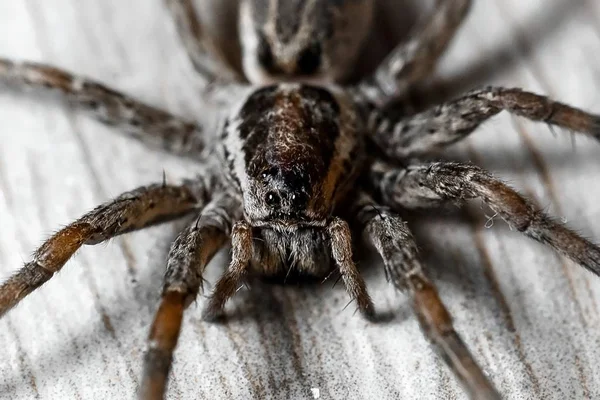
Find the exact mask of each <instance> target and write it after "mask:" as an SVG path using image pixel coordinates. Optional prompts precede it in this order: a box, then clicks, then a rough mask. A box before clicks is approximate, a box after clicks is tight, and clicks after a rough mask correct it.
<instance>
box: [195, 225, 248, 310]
mask: <svg viewBox="0 0 600 400" xmlns="http://www.w3.org/2000/svg"><path fill="white" fill-rule="evenodd" d="M252 238H253V236H252V226H250V224H248V223H247V222H246V221H243V220H240V221H237V222H236V223H235V224H234V225H233V229H232V230H231V263H230V264H229V267H228V268H227V271H226V272H225V274H223V276H222V277H221V279H219V281H218V282H217V284H216V285H215V289H214V291H213V294H212V296H211V297H210V300H209V301H208V305H207V306H206V308H205V309H204V312H203V313H202V317H203V318H204V319H205V320H207V321H215V320H217V319H218V318H219V317H221V315H222V313H223V307H225V303H226V302H227V300H229V298H231V297H232V296H233V295H234V294H235V292H236V291H237V290H238V289H239V288H240V286H241V283H242V280H243V279H244V277H245V276H246V272H247V268H248V266H249V264H250V260H251V258H252V252H253V247H254V246H253V244H252Z"/></svg>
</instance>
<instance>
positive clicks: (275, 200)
mask: <svg viewBox="0 0 600 400" xmlns="http://www.w3.org/2000/svg"><path fill="white" fill-rule="evenodd" d="M265 202H266V203H267V205H268V206H270V207H275V206H278V205H279V203H281V197H279V195H278V194H277V192H273V191H271V192H267V194H266V195H265Z"/></svg>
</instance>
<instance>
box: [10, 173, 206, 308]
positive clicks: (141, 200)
mask: <svg viewBox="0 0 600 400" xmlns="http://www.w3.org/2000/svg"><path fill="white" fill-rule="evenodd" d="M203 192H204V188H203V185H202V184H200V183H199V182H190V183H187V184H184V185H181V186H172V185H165V184H156V185H151V186H145V187H141V188H138V189H135V190H133V191H131V192H126V193H124V194H122V195H120V196H119V197H117V198H116V199H114V200H113V201H110V202H108V203H106V204H104V205H102V206H99V207H97V208H96V209H94V210H92V211H91V212H89V213H87V214H85V215H84V216H83V217H81V218H80V219H78V220H77V221H75V222H73V223H72V224H70V225H68V226H67V227H65V228H63V229H61V230H60V231H58V232H57V233H56V234H54V235H53V236H52V237H51V238H50V239H48V240H46V242H44V244H42V245H41V246H40V248H39V249H37V250H36V251H35V252H34V253H33V259H32V260H31V261H30V262H28V263H26V264H25V266H24V267H23V268H21V269H20V270H19V271H17V272H16V273H15V274H14V275H13V276H11V277H10V278H8V280H7V281H6V282H4V283H3V284H2V286H0V317H1V316H3V315H4V314H5V313H6V312H7V311H9V310H10V309H11V308H13V307H14V306H15V305H17V303H19V301H21V300H22V299H23V298H24V297H25V296H27V295H28V294H29V293H31V292H33V291H34V290H35V289H37V288H38V287H40V286H41V285H42V284H44V283H45V282H47V281H48V280H49V279H50V278H52V276H53V275H54V274H55V273H56V272H58V271H60V269H61V268H62V266H63V265H64V264H65V263H66V262H67V260H68V259H69V258H70V257H71V256H72V255H73V254H74V253H75V251H77V250H78V249H79V248H80V247H81V246H82V245H84V244H96V243H100V242H103V241H105V240H108V239H110V238H113V237H115V236H118V235H121V234H123V233H126V232H130V231H134V230H138V229H142V228H145V227H147V226H150V225H153V224H157V223H160V222H164V221H168V220H172V219H175V218H177V217H180V216H181V215H183V214H185V213H188V212H190V211H192V210H194V209H195V208H196V207H199V206H201V205H202V204H203V203H204V201H206V199H204V198H202V197H201V195H200V193H203Z"/></svg>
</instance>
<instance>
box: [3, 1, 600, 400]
mask: <svg viewBox="0 0 600 400" xmlns="http://www.w3.org/2000/svg"><path fill="white" fill-rule="evenodd" d="M172 3H174V4H175V5H177V4H178V5H179V6H182V5H185V4H187V1H176V2H172ZM276 3H277V2H269V4H271V5H272V4H276ZM281 3H282V2H281ZM307 3H310V4H313V3H316V1H313V2H307ZM342 3H344V2H337V1H334V2H333V3H332V4H338V5H339V4H342ZM256 4H258V2H256ZM277 4H279V3H277ZM282 4H283V3H282ZM286 4H288V3H286ZM289 4H296V5H299V4H304V2H301V1H299V2H290V3H289ZM289 4H288V5H289ZM469 4H470V2H469V1H468V0H455V1H451V0H448V1H445V2H443V3H442V5H441V6H440V7H439V9H438V10H437V11H436V13H435V15H434V16H433V17H432V18H431V20H430V21H429V22H428V23H426V24H425V26H424V27H423V28H422V29H420V30H418V31H417V32H416V33H415V35H414V37H413V39H411V41H410V42H409V43H407V44H401V45H399V47H398V49H397V50H395V51H394V52H393V53H392V55H391V56H390V58H389V59H388V60H386V61H385V62H383V64H382V65H381V66H380V67H379V68H378V69H377V70H376V71H375V72H374V74H373V76H369V77H366V78H365V79H364V80H362V81H361V82H358V83H357V84H356V85H352V86H346V87H341V86H336V85H334V84H323V85H321V86H313V85H309V84H301V83H279V84H273V85H270V86H255V85H249V84H245V83H243V82H229V83H228V84H223V83H218V84H215V88H214V90H212V91H208V92H206V93H205V100H206V101H207V102H210V101H217V100H215V99H218V102H219V106H220V107H221V108H222V109H223V113H220V114H219V115H218V116H217V119H218V121H217V122H218V123H217V124H216V125H214V124H210V125H208V124H207V125H205V124H202V123H200V122H195V121H187V120H184V119H182V118H180V117H177V116H174V115H171V114H169V113H167V112H165V111H162V110H160V109H157V108H154V107H151V106H148V105H145V104H144V103H142V102H140V101H137V100H135V99H132V98H129V97H127V96H125V95H123V94H120V93H119V92H116V91H114V90H112V89H109V88H107V87H105V86H103V85H102V84H99V83H96V82H93V81H90V80H86V79H84V78H81V77H76V76H74V75H72V74H70V73H68V72H65V71H62V70H59V69H56V68H53V67H49V66H45V65H39V64H32V63H15V62H13V61H11V60H7V59H0V80H1V81H3V82H5V83H8V84H11V85H15V86H20V87H32V88H36V89H40V90H43V89H53V90H55V91H56V92H58V93H61V94H62V95H63V96H64V97H65V98H66V100H68V101H69V102H70V103H71V104H73V105H74V106H75V107H79V108H81V109H83V110H85V111H87V112H88V113H89V114H90V115H91V116H93V117H95V118H97V119H99V120H100V121H103V122H104V123H107V124H109V125H112V126H116V127H118V128H120V129H121V130H123V131H124V132H125V133H127V134H128V135H130V136H132V137H133V138H135V139H137V140H140V141H142V142H144V143H147V144H148V145H151V146H154V147H160V148H162V149H164V150H167V151H170V152H173V153H176V154H179V155H185V156H188V157H192V158H194V159H195V160H196V161H197V162H198V165H199V166H200V170H201V172H200V173H199V175H198V176H196V177H195V178H193V179H190V180H186V181H184V182H182V183H180V184H178V185H172V184H167V183H166V182H163V183H158V184H154V185H149V186H144V187H140V188H138V189H135V190H133V191H131V192H127V193H124V194H123V195H121V196H119V197H118V198H116V199H114V200H112V201H109V202H107V203H105V204H103V205H101V206H99V207H97V208H96V209H94V210H92V211H90V212H89V213H87V214H85V215H84V216H82V217H81V218H79V219H78V220H76V221H75V222H73V223H72V224H70V225H68V226H67V227H65V228H63V229H62V230H60V231H58V232H57V233H56V234H55V235H53V236H52V237H50V238H49V239H48V240H47V241H46V242H45V243H44V244H43V245H42V246H41V247H40V248H39V249H38V250H36V251H35V252H34V254H33V259H32V260H31V261H30V262H27V263H26V264H25V266H24V267H23V268H22V269H20V270H19V271H18V272H16V273H15V274H14V275H13V276H11V277H10V278H9V279H8V280H7V281H6V282H4V283H3V284H2V286H0V316H1V315H4V314H5V313H6V312H7V311H9V310H10V309H11V308H12V307H14V306H15V305H16V304H17V303H18V302H19V301H20V300H22V299H23V298H24V297H25V296H27V295H28V294H29V293H31V292H32V291H33V290H35V289H36V288H38V287H39V286H41V285H42V284H43V283H45V282H46V281H48V280H49V279H50V278H51V277H52V276H53V275H54V274H55V273H56V272H57V271H59V270H60V269H61V268H62V266H63V265H64V264H65V262H66V261H67V260H68V259H69V258H70V257H71V256H72V255H73V253H74V252H75V251H76V250H77V249H78V248H79V247H81V246H82V245H84V244H90V245H91V244H96V243H99V242H101V241H105V240H108V239H110V238H112V237H115V236H117V235H120V234H123V233H127V232H130V231H133V230H136V229H142V228H144V227H147V226H150V225H153V224H157V223H160V222H164V221H168V220H173V219H175V218H179V217H181V216H183V215H189V214H192V215H194V216H195V218H194V220H193V222H192V223H190V224H189V225H188V227H187V228H185V229H184V230H183V231H182V232H181V233H180V234H179V236H178V237H177V239H176V240H175V242H174V243H173V245H172V247H171V251H170V253H169V260H168V263H167V269H166V273H165V278H164V286H163V293H162V299H161V303H160V306H159V308H158V311H157V313H156V316H155V320H154V323H153V326H152V328H151V332H150V337H149V340H148V350H147V353H146V357H145V360H144V376H143V380H142V383H141V387H140V397H141V398H144V399H155V398H162V396H163V394H164V391H165V388H166V382H167V377H168V373H169V370H170V366H171V361H172V355H173V351H174V349H175V346H176V343H177V338H178V336H179V330H180V327H181V321H182V316H183V312H184V310H185V308H186V307H187V306H188V305H189V304H190V303H191V302H193V300H194V299H195V298H196V296H197V294H198V292H199V291H200V289H201V286H202V282H203V273H204V268H205V266H206V265H207V263H208V261H209V260H210V259H211V258H212V256H213V255H214V254H215V253H216V251H217V250H218V249H220V248H221V247H223V246H224V245H225V244H226V243H230V244H231V248H232V251H231V263H230V265H229V267H228V268H227V270H226V271H225V273H224V274H223V276H222V277H221V279H220V280H219V281H218V282H217V283H216V285H215V288H214V290H213V294H212V296H211V297H210V300H209V301H208V304H207V306H206V307H205V311H204V317H205V318H206V319H216V318H217V317H219V316H220V315H222V313H223V309H224V305H225V303H226V301H227V300H228V299H229V298H231V297H232V296H233V295H234V294H235V292H236V290H237V289H238V288H239V287H240V285H241V284H242V283H243V282H244V281H245V280H247V279H248V278H250V277H251V276H256V275H258V276H267V277H284V278H285V277H286V276H288V275H289V274H290V273H291V274H294V275H310V276H318V277H324V276H327V275H328V274H329V273H330V272H332V271H336V270H337V271H338V272H339V274H340V276H341V279H342V281H343V283H344V284H345V286H346V289H347V291H348V293H349V295H350V297H351V299H352V300H355V301H356V304H357V306H358V309H359V310H360V311H361V312H362V314H363V315H365V316H367V317H369V318H371V317H373V316H374V315H376V313H375V310H374V307H373V303H372V301H371V298H370V297H369V294H368V292H367V290H366V285H365V282H364V280H363V278H362V277H361V275H360V274H359V272H358V270H357V268H356V266H355V265H354V263H353V260H352V237H353V236H354V237H355V238H358V237H359V235H360V234H362V235H363V236H364V237H365V238H366V239H367V241H368V242H370V243H371V244H372V245H373V246H374V247H375V249H376V250H377V252H378V253H379V255H380V256H381V258H382V259H383V263H384V267H385V273H386V275H387V277H388V278H389V281H390V282H391V284H392V285H393V286H394V287H395V288H397V289H398V290H401V291H404V292H405V293H406V294H407V295H408V296H409V297H410V299H411V303H412V306H413V308H414V311H415V313H416V315H417V317H418V318H419V322H420V324H421V327H422V329H423V332H424V334H425V335H426V336H427V337H428V339H429V340H430V341H431V342H432V343H433V345H434V346H435V349H436V350H437V352H438V353H439V354H440V355H441V356H442V358H443V359H444V361H445V362H446V363H447V365H448V366H449V368H450V369H451V370H452V371H453V372H454V373H455V375H456V377H457V378H458V379H459V380H460V381H461V383H462V384H463V385H464V387H465V389H466V390H467V392H468V393H469V395H470V396H471V397H472V398H474V399H498V398H499V395H498V393H497V391H496V390H495V388H494V387H493V385H492V384H491V382H490V381H489V380H488V378H487V377H486V375H485V374H484V372H483V371H482V370H481V368H480V367H479V366H478V364H477V363H476V362H475V360H474V358H473V356H472V355H471V353H470V351H469V350H468V348H467V347H466V345H465V344H464V343H463V342H462V340H461V339H460V337H459V336H458V334H457V333H456V332H455V330H454V328H453V325H452V319H451V317H450V315H449V313H448V312H447V310H446V308H445V306H444V305H443V303H442V302H441V300H440V298H439V296H438V294H437V291H436V289H435V286H434V284H433V283H432V282H431V281H430V280H429V279H428V278H427V276H426V273H425V270H424V269H423V267H422V265H421V263H420V261H419V254H418V251H417V245H416V243H415V240H414V238H413V236H412V234H411V233H410V231H409V229H408V228H407V226H406V224H405V223H404V222H403V220H402V219H401V218H400V216H399V215H398V214H397V213H396V212H395V211H393V210H394V209H401V210H411V209H415V208H428V207H434V206H438V205H441V204H444V203H447V202H453V203H456V204H463V203H464V202H465V201H466V200H468V199H473V198H479V199H481V200H482V201H483V202H484V203H486V204H487V205H488V206H489V207H490V208H491V209H492V210H494V211H495V212H496V213H497V214H498V215H499V216H501V217H502V218H503V219H504V220H505V221H507V222H508V223H509V224H510V225H511V226H512V227H514V228H515V229H516V230H517V231H519V232H522V233H523V234H525V235H527V236H529V237H531V238H533V239H535V240H537V241H539V242H542V243H544V244H547V245H549V246H550V247H552V248H554V249H555V250H556V251H558V252H560V253H562V254H564V255H566V256H568V257H570V258H571V259H572V260H574V261H575V262H577V263H579V264H580V265H582V266H584V267H585V268H587V269H588V270H590V271H592V272H593V273H595V274H596V275H599V274H600V248H598V246H596V245H594V244H593V243H591V242H590V241H588V240H586V239H584V238H582V237H581V236H580V235H578V234H577V233H575V232H573V231H571V230H569V229H568V228H566V227H565V226H564V225H562V224H560V223H557V222H556V221H555V220H554V219H552V218H550V217H549V216H548V215H546V214H545V213H544V212H543V211H542V210H540V209H539V208H537V207H536V206H535V205H534V204H533V203H532V202H530V201H528V200H527V199H525V198H524V197H522V196H521V195H520V194H518V193H517V192H516V191H514V190H513V189H511V188H510V187H508V186H507V185H506V184H504V183H503V182H502V181H500V180H498V179H496V178H494V177H493V176H492V175H491V174H489V173H488V172H486V171H484V170H482V169H480V168H478V167H476V166H474V165H472V164H461V163H450V162H437V163H426V164H419V163H416V162H415V161H414V158H415V157H416V156H419V155H422V154H427V153H430V152H432V151H433V150H436V149H440V148H443V147H445V146H447V145H450V144H452V143H455V142H456V141H458V140H460V139H462V138H465V137H466V136H468V135H469V134H470V133H472V132H473V131H474V130H475V129H476V128H477V127H478V126H479V125H480V124H481V123H482V122H484V121H486V120H487V119H489V118H491V117H493V116H494V115H496V114H498V113H499V112H501V111H503V110H505V111H508V112H511V113H513V114H516V115H519V116H523V117H526V118H529V119H531V120H535V121H540V122H544V123H547V124H550V125H556V126H559V127H564V128H567V129H570V130H573V131H578V132H581V133H583V134H587V135H589V136H592V137H594V138H596V139H597V138H598V137H599V136H600V116H597V115H593V114H589V113H586V112H584V111H582V110H579V109H577V108H573V107H571V106H568V105H566V104H562V103H558V102H555V101H552V100H550V99H548V98H546V97H543V96H540V95H537V94H534V93H529V92H524V91H522V90H520V89H507V88H502V87H489V88H484V89H481V90H476V91H472V92H470V93H467V94H465V95H464V96H462V97H459V98H457V99H455V100H452V101H450V102H448V103H445V104H441V105H438V106H435V107H433V108H431V109H429V110H425V111H423V112H420V113H418V114H416V115H410V114H409V113H407V112H406V110H403V109H399V110H397V111H398V112H395V113H391V114H388V113H387V112H384V110H382V109H381V106H380V104H390V102H391V101H392V100H394V99H397V98H398V97H401V96H403V95H405V94H406V93H405V89H406V88H407V87H409V86H410V85H412V84H414V83H416V82H418V81H419V80H420V79H422V78H423V77H424V76H425V75H426V73H427V72H428V71H430V70H431V67H432V65H434V63H435V61H436V60H437V59H438V57H439V56H440V54H441V53H442V50H443V49H444V48H445V46H446V44H447V43H448V41H449V37H451V36H452V34H453V33H454V32H455V31H456V29H457V27H458V26H459V25H460V22H461V21H462V18H463V17H464V15H465V14H466V10H467V9H468V6H469ZM313 6H314V7H316V5H314V4H313ZM184 8H185V7H184ZM253 15H254V14H253ZM182 32H183V33H185V30H183V31H182ZM196 39H197V37H185V38H184V41H185V43H187V44H190V43H193V42H194V40H196ZM201 48H202V46H199V45H198V46H192V47H188V50H189V51H191V52H192V54H191V56H192V57H191V58H192V59H193V60H198V59H201V58H202V57H205V56H206V54H204V53H202V52H200V53H197V52H198V51H200V50H201ZM194 52H196V53H194ZM274 54H275V56H276V57H277V54H278V53H274ZM207 74H208V73H207ZM205 77H206V78H207V79H209V80H214V78H216V77H215V76H211V75H210V74H208V75H206V76H205ZM390 93H391V94H390ZM213 96H214V97H213ZM392 104H393V103H392ZM398 107H399V106H398ZM209 126H218V129H217V132H207V131H206V130H207V129H208V127H209ZM367 148H368V151H367ZM400 165H402V166H400ZM350 226H352V227H354V228H355V229H356V232H355V233H351V230H350Z"/></svg>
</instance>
